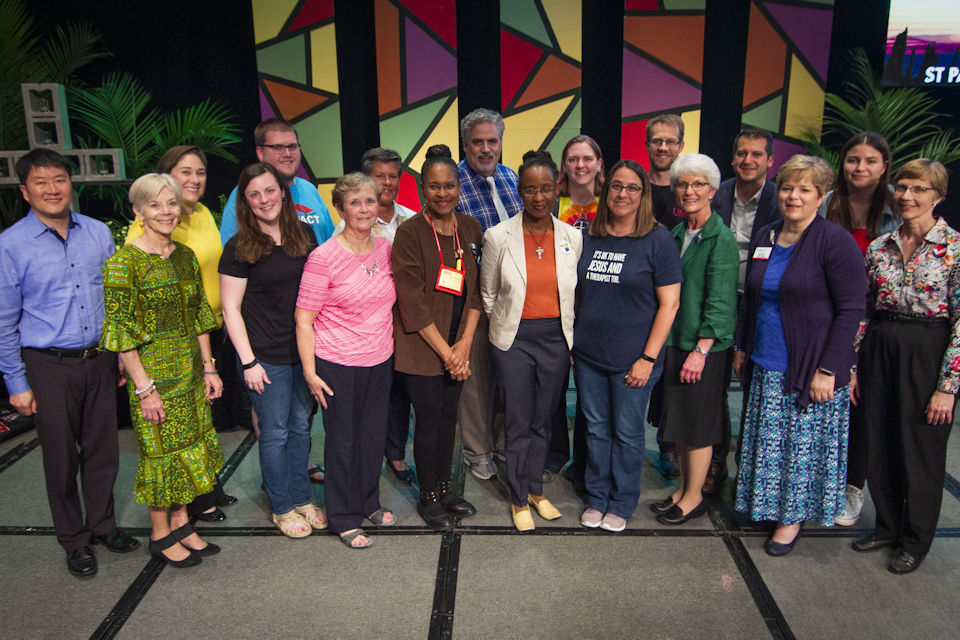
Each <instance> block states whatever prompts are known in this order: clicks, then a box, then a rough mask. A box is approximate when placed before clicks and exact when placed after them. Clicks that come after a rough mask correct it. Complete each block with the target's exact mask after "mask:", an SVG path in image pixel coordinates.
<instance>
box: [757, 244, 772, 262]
mask: <svg viewBox="0 0 960 640" xmlns="http://www.w3.org/2000/svg"><path fill="white" fill-rule="evenodd" d="M771 253H773V247H757V249H756V251H754V252H753V259H754V260H769V259H770V254H771Z"/></svg>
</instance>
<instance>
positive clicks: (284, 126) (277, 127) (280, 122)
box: [253, 118, 300, 147]
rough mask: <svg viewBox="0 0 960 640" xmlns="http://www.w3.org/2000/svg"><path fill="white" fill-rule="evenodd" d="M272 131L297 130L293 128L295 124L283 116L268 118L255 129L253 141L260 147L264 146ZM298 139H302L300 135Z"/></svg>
mask: <svg viewBox="0 0 960 640" xmlns="http://www.w3.org/2000/svg"><path fill="white" fill-rule="evenodd" d="M271 131H293V132H294V133H296V132H297V130H296V129H294V128H293V125H292V124H290V123H289V122H287V121H286V120H284V119H283V118H268V119H266V120H264V121H263V122H261V123H260V124H258V125H257V128H256V129H254V130H253V143H254V144H255V145H257V146H258V147H262V146H263V145H264V144H266V142H267V134H268V133H270V132H271ZM297 141H298V142H299V141H300V136H297Z"/></svg>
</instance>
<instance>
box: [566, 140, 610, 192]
mask: <svg viewBox="0 0 960 640" xmlns="http://www.w3.org/2000/svg"><path fill="white" fill-rule="evenodd" d="M581 142H584V143H586V144H588V145H590V148H591V149H593V152H594V153H595V154H596V156H597V160H599V161H600V166H599V167H598V168H597V175H596V176H594V179H593V195H595V196H598V195H600V187H602V186H603V153H602V152H601V151H600V145H599V144H597V141H596V140H594V139H593V138H591V137H590V136H588V135H579V136H574V137H572V138H570V141H569V142H568V143H567V144H566V146H564V147H563V153H561V154H560V180H559V182H558V183H557V184H558V185H559V186H560V191H559V193H558V195H560V196H569V195H570V178H569V176H567V151H569V149H570V147H572V146H573V145H575V144H579V143H581Z"/></svg>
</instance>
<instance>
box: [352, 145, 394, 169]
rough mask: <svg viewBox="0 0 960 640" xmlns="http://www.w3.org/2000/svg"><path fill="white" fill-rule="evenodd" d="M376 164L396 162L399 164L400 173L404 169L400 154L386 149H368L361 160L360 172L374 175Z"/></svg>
mask: <svg viewBox="0 0 960 640" xmlns="http://www.w3.org/2000/svg"><path fill="white" fill-rule="evenodd" d="M374 162H395V163H397V170H398V171H400V170H401V169H403V166H402V165H403V161H402V160H401V158H400V154H399V153H397V152H396V151H394V150H393V149H387V148H386V147H373V148H372V149H367V150H366V152H365V153H364V154H363V157H362V158H360V171H362V172H363V173H365V174H367V175H370V174H371V173H373V163H374Z"/></svg>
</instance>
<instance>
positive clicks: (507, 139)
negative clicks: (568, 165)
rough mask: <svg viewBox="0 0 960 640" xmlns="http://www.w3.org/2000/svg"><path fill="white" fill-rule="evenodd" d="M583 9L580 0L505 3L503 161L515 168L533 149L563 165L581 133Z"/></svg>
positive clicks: (502, 11) (502, 21)
mask: <svg viewBox="0 0 960 640" xmlns="http://www.w3.org/2000/svg"><path fill="white" fill-rule="evenodd" d="M581 13H582V8H581V2H580V0H501V1H500V73H501V77H500V90H501V96H500V110H501V113H503V117H504V124H505V126H506V134H505V135H504V140H503V157H502V160H501V162H503V164H505V165H507V166H509V167H513V168H514V169H516V168H517V167H518V166H520V163H521V160H522V158H523V154H524V153H526V152H527V151H529V150H531V149H538V150H539V149H546V150H548V151H549V152H550V154H551V155H552V156H553V159H554V161H555V162H557V163H558V164H559V162H560V154H561V152H562V151H563V147H564V145H565V144H566V143H567V140H569V139H570V138H572V137H573V136H576V135H579V134H580V97H581V93H580V84H581V74H580V70H581V35H580V34H581ZM585 133H588V134H589V133H590V132H589V131H587V132H585Z"/></svg>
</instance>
